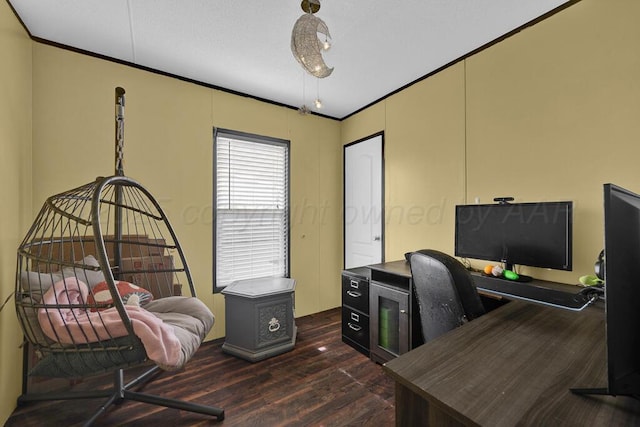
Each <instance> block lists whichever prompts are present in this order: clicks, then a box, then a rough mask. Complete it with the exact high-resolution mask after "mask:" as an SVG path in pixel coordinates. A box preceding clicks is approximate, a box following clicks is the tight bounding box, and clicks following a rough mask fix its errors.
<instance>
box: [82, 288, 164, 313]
mask: <svg viewBox="0 0 640 427" xmlns="http://www.w3.org/2000/svg"><path fill="white" fill-rule="evenodd" d="M115 283H116V288H118V293H119V294H120V298H122V302H123V303H124V304H125V305H126V304H127V301H129V298H130V297H131V296H133V295H137V296H138V298H139V301H140V304H139V305H140V307H142V306H144V305H145V304H147V303H149V302H151V301H152V300H153V294H152V293H151V292H149V291H148V290H146V289H144V288H141V287H140V286H136V285H134V284H133V283H129V282H119V281H116V282H115ZM87 303H88V304H89V305H95V304H100V305H104V307H92V308H91V311H100V310H106V309H107V308H109V307H112V306H113V298H111V292H110V291H109V285H107V282H100V283H98V284H97V285H96V286H94V287H93V289H92V290H91V292H90V293H89V296H88V297H87Z"/></svg>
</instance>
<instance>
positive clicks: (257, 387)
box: [6, 308, 395, 427]
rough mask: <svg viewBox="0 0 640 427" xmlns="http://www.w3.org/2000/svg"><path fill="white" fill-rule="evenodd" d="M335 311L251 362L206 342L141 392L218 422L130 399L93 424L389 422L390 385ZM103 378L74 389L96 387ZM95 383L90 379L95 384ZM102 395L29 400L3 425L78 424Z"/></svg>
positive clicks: (309, 319)
mask: <svg viewBox="0 0 640 427" xmlns="http://www.w3.org/2000/svg"><path fill="white" fill-rule="evenodd" d="M340 316H341V312H340V309H338V308H336V309H332V310H328V311H325V312H322V313H317V314H313V315H310V316H304V317H300V318H298V319H296V325H297V327H298V335H297V341H296V346H295V348H294V350H292V351H290V352H287V353H284V354H281V355H278V356H274V357H271V358H269V359H266V360H263V361H261V362H257V363H250V362H247V361H244V360H242V359H239V358H236V357H234V356H230V355H227V354H225V353H223V352H222V350H221V346H222V341H221V340H217V341H214V342H209V343H205V344H203V345H202V347H201V348H200V350H199V351H198V353H197V354H196V356H195V357H194V358H193V359H192V360H191V361H190V362H189V363H188V364H187V367H186V368H185V369H184V370H182V371H179V372H177V373H166V372H165V373H162V374H160V375H159V376H158V377H156V378H155V379H154V380H152V381H151V382H149V383H148V384H147V385H146V386H144V388H143V390H142V391H144V392H146V393H153V394H158V395H161V396H165V397H171V398H176V399H183V400H188V401H191V402H194V403H200V404H204V405H213V406H218V407H221V408H223V409H224V410H225V419H224V421H217V420H215V418H212V417H208V416H205V415H199V414H192V413H189V412H185V411H179V410H176V409H167V408H164V407H160V406H155V405H149V404H142V403H137V402H129V401H127V402H124V403H123V404H121V405H118V406H112V407H111V408H109V409H108V411H107V412H106V414H104V415H102V417H101V418H100V419H99V420H98V421H97V422H96V423H95V424H94V425H96V426H114V425H117V426H123V425H127V426H145V425H162V426H213V425H220V426H261V427H262V426H391V425H394V422H395V408H394V384H393V381H392V380H391V379H390V378H388V377H387V376H386V375H385V374H383V372H382V368H381V366H380V365H377V364H375V363H373V362H371V361H370V360H369V359H368V358H366V357H365V356H364V355H362V354H360V353H358V352H357V351H355V350H354V349H352V348H351V347H349V346H348V345H346V344H344V343H343V342H342V340H341V331H340ZM110 379H111V378H110V376H108V377H106V378H105V377H102V378H99V379H98V380H93V382H91V381H84V382H82V383H80V384H78V385H77V386H76V387H77V388H82V387H84V388H94V387H96V388H102V387H105V386H108V385H109V383H110ZM96 381H97V383H96ZM101 404H102V400H99V399H98V400H75V401H64V402H62V401H56V402H37V403H29V404H26V405H24V406H22V407H20V408H17V409H16V411H15V412H14V413H13V414H12V416H11V417H10V418H9V419H8V420H7V423H6V426H21V427H30V426H57V425H64V426H72V425H79V424H82V423H83V422H84V421H85V420H86V418H87V417H88V416H90V415H91V414H92V413H93V412H94V411H95V410H96V409H98V407H99V406H100V405H101Z"/></svg>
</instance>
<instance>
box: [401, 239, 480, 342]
mask: <svg viewBox="0 0 640 427" xmlns="http://www.w3.org/2000/svg"><path fill="white" fill-rule="evenodd" d="M409 262H410V265H411V275H412V277H413V287H414V289H415V295H416V297H417V300H418V306H419V309H420V322H421V325H422V335H423V337H424V341H425V342H428V341H430V340H432V339H434V338H436V337H438V336H440V335H442V334H444V333H445V332H448V331H450V330H451V329H454V328H457V327H458V326H461V325H462V324H464V323H465V322H467V321H470V320H473V319H475V318H477V317H480V316H482V315H483V314H484V313H485V309H484V306H483V305H482V301H481V300H480V296H479V295H478V292H477V290H476V286H475V284H474V283H473V279H472V278H471V274H470V273H469V271H467V269H466V268H465V267H464V266H463V265H462V263H461V262H460V261H458V260H457V259H455V258H453V257H452V256H449V255H447V254H445V253H442V252H439V251H436V250H432V249H423V250H420V251H417V252H413V253H412V254H411V255H410V257H409Z"/></svg>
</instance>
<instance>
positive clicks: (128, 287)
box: [15, 88, 224, 425]
mask: <svg viewBox="0 0 640 427" xmlns="http://www.w3.org/2000/svg"><path fill="white" fill-rule="evenodd" d="M123 113H124V89H122V88H116V173H115V175H113V176H109V177H98V178H97V179H95V180H94V181H93V182H90V183H88V184H85V185H82V186H80V187H77V188H74V189H72V190H68V191H65V192H62V193H60V194H56V195H54V196H51V197H49V198H48V199H47V200H46V202H45V203H44V206H43V207H42V209H41V210H40V213H39V214H38V216H37V217H36V219H35V221H34V223H33V225H32V226H31V228H30V229H29V231H28V233H27V235H26V236H25V238H24V239H23V241H22V243H21V244H20V246H19V248H18V254H17V255H18V260H17V272H16V286H15V291H16V293H15V304H16V312H17V315H18V319H19V323H20V325H21V327H22V330H23V333H24V336H25V340H26V341H27V343H28V345H29V346H30V348H31V349H32V351H33V353H34V354H35V355H36V359H37V360H36V362H35V363H34V366H32V367H31V369H30V371H29V372H28V375H31V376H42V377H56V378H84V377H88V376H92V375H97V374H103V373H106V372H112V373H113V375H114V384H113V388H112V389H109V390H98V391H77V392H74V391H64V392H48V393H29V391H28V390H27V391H26V392H25V393H24V394H22V395H21V396H20V397H19V398H18V404H19V405H21V404H24V403H26V402H30V401H42V400H67V399H94V398H99V397H105V398H107V401H106V403H105V404H103V405H102V406H101V407H100V408H99V409H97V411H96V412H95V413H94V414H93V415H91V416H89V417H88V421H87V423H86V424H85V425H90V424H91V423H92V422H93V421H95V420H96V419H97V418H98V417H99V416H100V415H101V414H102V413H104V412H105V411H106V410H107V408H108V407H109V406H110V405H111V404H114V403H119V402H121V401H123V400H136V401H140V402H146V403H151V404H155V405H161V406H166V407H171V408H177V409H182V410H186V411H191V412H198V413H202V414H206V415H212V416H215V417H217V418H218V419H220V420H221V419H224V411H223V410H222V409H220V408H215V407H210V406H204V405H199V404H195V403H191V402H184V401H179V400H175V399H168V398H164V397H160V396H154V395H149V394H146V393H140V392H137V391H133V390H132V389H133V388H135V387H137V386H138V385H141V384H143V383H145V382H147V381H148V380H150V379H151V378H152V377H153V376H154V374H156V373H158V372H159V371H160V370H165V371H174V370H178V369H181V368H182V367H183V366H184V365H185V364H186V363H187V361H189V359H191V357H192V356H193V355H194V353H195V352H196V350H197V349H198V348H199V347H200V344H201V343H202V341H203V340H204V338H205V337H206V335H207V333H208V332H209V331H210V330H211V328H212V326H213V323H214V316H213V314H212V313H211V311H210V310H209V309H208V308H207V306H206V305H205V304H204V303H202V302H201V301H200V300H199V299H197V298H196V292H195V288H194V285H193V281H192V277H191V273H190V271H189V267H188V265H187V261H186V258H185V255H184V252H183V250H182V248H181V246H180V244H179V242H178V239H177V237H176V235H175V232H174V230H173V228H172V227H171V225H170V223H169V220H168V219H167V217H166V215H165V214H164V212H163V210H162V208H161V207H160V205H159V204H158V202H157V201H156V200H155V198H154V197H153V195H151V194H150V193H149V191H147V190H146V189H145V188H144V187H143V186H142V185H141V184H139V183H138V182H136V181H135V180H133V179H131V178H128V177H126V176H124V171H123V168H122V164H123V155H122V151H123V124H124V115H123ZM141 364H146V365H149V369H148V370H147V371H145V372H144V373H143V374H142V375H140V376H138V377H137V378H135V379H134V380H132V381H130V382H129V383H127V384H125V383H124V369H125V368H129V367H132V366H137V365H141ZM23 388H24V387H23Z"/></svg>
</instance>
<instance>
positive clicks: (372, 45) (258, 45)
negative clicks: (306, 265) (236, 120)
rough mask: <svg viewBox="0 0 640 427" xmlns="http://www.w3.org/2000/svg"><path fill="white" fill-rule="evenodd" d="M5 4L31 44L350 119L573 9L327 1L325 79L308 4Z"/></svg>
mask: <svg viewBox="0 0 640 427" xmlns="http://www.w3.org/2000/svg"><path fill="white" fill-rule="evenodd" d="M8 1H9V3H10V4H11V5H12V6H13V8H14V10H15V11H16V12H17V14H18V16H19V17H20V19H21V20H22V22H23V23H24V25H25V26H26V27H27V29H28V31H29V32H30V33H31V35H32V36H33V37H36V38H40V39H44V40H47V41H51V42H54V43H58V44H62V45H66V46H70V47H73V48H77V49H81V50H84V51H88V52H91V53H95V54H99V55H104V56H107V57H111V58H114V59H117V60H119V61H125V62H128V63H133V64H136V65H139V66H142V67H149V68H152V69H155V70H158V71H161V72H165V73H169V74H173V75H177V76H181V77H184V78H187V79H192V80H195V81H198V82H201V83H204V84H207V85H212V86H215V87H219V88H222V89H226V90H230V91H234V92H240V93H243V94H247V95H250V96H253V97H256V98H259V99H264V100H267V101H271V102H275V103H278V104H284V105H287V106H292V107H296V108H297V107H300V106H301V105H303V103H304V104H305V105H307V106H308V107H309V108H311V110H312V111H315V112H317V113H319V114H322V115H325V116H329V117H333V118H338V119H341V118H344V117H346V116H348V115H350V114H352V113H354V112H356V111H358V110H360V109H362V108H363V107H366V106H367V105H369V104H371V103H373V102H375V101H377V100H379V99H381V98H383V97H385V96H386V95H388V94H390V93H392V92H394V91H396V90H397V89H399V88H401V87H403V86H405V85H407V84H409V83H411V82H414V81H416V80H418V79H420V78H421V77H423V76H425V75H428V74H430V73H431V72H433V71H434V70H437V69H439V68H441V67H442V66H444V65H446V64H449V63H451V62H452V61H455V60H457V59H459V58H461V57H464V56H465V55H467V54H468V53H469V52H472V51H474V50H476V49H478V48H479V47H482V46H484V45H486V44H487V43H490V42H492V41H494V40H496V39H499V38H500V37H502V36H503V35H505V34H508V33H510V32H512V31H513V30H515V29H517V28H520V27H522V26H523V25H525V24H527V23H529V22H531V21H534V20H536V19H537V18H538V17H540V16H541V15H544V14H546V13H547V12H549V11H551V10H553V9H555V8H557V7H559V6H561V5H563V4H565V3H567V2H570V1H571V0H367V1H364V0H359V1H346V0H342V1H340V0H322V6H321V9H320V11H319V12H318V13H317V14H316V16H318V17H319V18H321V19H322V20H323V21H324V22H325V23H326V24H327V26H328V27H329V31H330V32H331V36H332V44H333V47H332V48H331V49H330V50H329V51H328V52H326V53H324V55H323V56H324V59H325V62H326V63H327V65H328V66H330V67H335V69H334V71H333V74H331V76H329V77H327V78H325V79H316V78H315V77H312V76H311V75H309V74H305V73H304V72H303V70H302V67H301V66H300V65H299V64H298V63H297V62H296V60H295V59H294V58H293V56H292V54H291V49H290V41H291V29H292V28H293V24H294V23H295V21H296V20H297V19H298V18H299V17H300V16H301V15H302V13H303V12H302V9H301V8H300V0H244V1H240V0H109V1H105V0H8ZM303 93H304V101H303ZM318 94H319V96H320V98H321V99H322V100H323V103H324V105H323V108H322V109H320V110H317V109H315V107H313V100H314V99H315V98H316V96H317V95H318Z"/></svg>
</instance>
